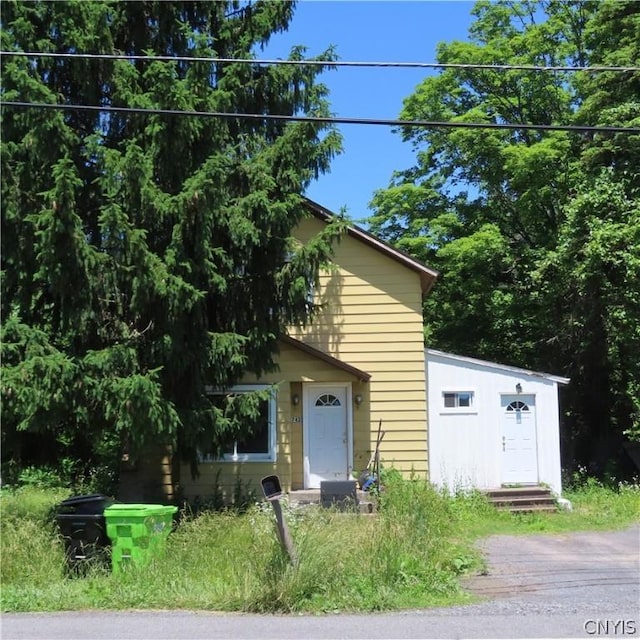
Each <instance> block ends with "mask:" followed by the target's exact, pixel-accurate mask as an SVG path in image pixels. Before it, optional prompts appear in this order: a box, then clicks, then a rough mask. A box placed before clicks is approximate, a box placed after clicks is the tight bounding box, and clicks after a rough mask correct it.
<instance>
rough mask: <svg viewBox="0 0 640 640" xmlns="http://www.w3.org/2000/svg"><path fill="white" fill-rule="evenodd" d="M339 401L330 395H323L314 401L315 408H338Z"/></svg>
mask: <svg viewBox="0 0 640 640" xmlns="http://www.w3.org/2000/svg"><path fill="white" fill-rule="evenodd" d="M339 406H340V400H339V399H338V398H336V397H335V396H334V395H333V394H332V393H323V394H322V395H321V396H318V399H317V400H316V407H339Z"/></svg>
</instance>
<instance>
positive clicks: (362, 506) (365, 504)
mask: <svg viewBox="0 0 640 640" xmlns="http://www.w3.org/2000/svg"><path fill="white" fill-rule="evenodd" d="M356 495H357V498H358V512H359V513H361V514H371V513H375V511H376V509H377V502H376V499H375V496H372V495H371V494H370V493H368V492H366V491H362V490H361V489H358V490H357V491H356ZM288 497H289V503H290V504H291V505H292V506H297V507H304V506H307V505H320V504H321V496H320V489H294V490H293V491H290V492H289V494H288Z"/></svg>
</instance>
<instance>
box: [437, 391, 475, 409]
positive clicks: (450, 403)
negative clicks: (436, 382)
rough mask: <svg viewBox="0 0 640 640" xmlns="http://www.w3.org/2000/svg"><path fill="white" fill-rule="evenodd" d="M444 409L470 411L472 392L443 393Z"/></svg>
mask: <svg viewBox="0 0 640 640" xmlns="http://www.w3.org/2000/svg"><path fill="white" fill-rule="evenodd" d="M442 400H443V405H444V408H445V409H470V408H472V407H473V391H443V392H442Z"/></svg>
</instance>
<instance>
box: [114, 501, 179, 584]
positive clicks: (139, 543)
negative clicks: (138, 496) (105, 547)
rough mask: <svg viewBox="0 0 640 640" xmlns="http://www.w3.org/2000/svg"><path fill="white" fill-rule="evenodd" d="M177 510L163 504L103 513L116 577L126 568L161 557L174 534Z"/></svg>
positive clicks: (119, 506)
mask: <svg viewBox="0 0 640 640" xmlns="http://www.w3.org/2000/svg"><path fill="white" fill-rule="evenodd" d="M177 510H178V507H167V506H164V505H161V504H114V505H111V506H110V507H107V508H106V509H105V510H104V517H105V521H106V525H107V536H108V537H109V539H110V540H111V543H112V545H113V548H112V551H111V566H112V568H113V572H114V573H119V572H120V571H122V569H123V567H124V566H125V565H127V564H130V563H133V564H135V565H138V566H141V565H144V564H147V563H148V562H149V561H150V560H151V558H153V557H154V556H155V555H157V554H158V552H159V551H160V550H161V549H162V548H163V546H164V543H165V541H166V539H167V537H168V536H169V533H170V532H171V523H172V520H173V514H174V513H175V512H176V511H177Z"/></svg>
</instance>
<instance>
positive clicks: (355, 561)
mask: <svg viewBox="0 0 640 640" xmlns="http://www.w3.org/2000/svg"><path fill="white" fill-rule="evenodd" d="M64 497H66V495H64V494H61V493H59V492H58V493H57V494H56V493H52V492H51V491H40V493H38V492H36V491H35V490H31V491H30V492H26V493H22V494H21V493H20V492H16V493H7V492H4V491H3V493H2V496H1V501H0V516H1V521H2V537H1V539H0V543H1V552H2V558H1V560H2V562H1V564H0V577H1V580H2V592H1V607H2V609H3V610H4V611H37V610H48V611H52V610H65V609H68V610H73V609H88V608H108V609H127V608H152V609H153V608H167V609H175V608H190V609H203V610H224V611H253V612H297V611H306V612H326V611H374V610H384V609H394V608H403V607H424V606H432V605H441V604H454V603H462V602H466V601H468V599H469V598H468V596H467V595H466V594H465V593H464V592H463V591H462V590H461V589H460V587H459V581H458V577H459V576H460V574H462V573H464V572H466V571H469V570H474V569H478V568H480V567H481V566H482V559H481V558H480V556H479V555H478V553H477V552H476V551H475V548H474V542H475V540H476V539H477V537H478V536H479V535H486V534H488V533H520V532H532V531H547V532H554V531H566V530H570V529H572V528H579V529H580V528H589V523H592V526H594V527H603V526H605V525H606V526H610V527H616V526H624V525H625V524H627V523H629V522H632V521H633V520H634V519H635V520H637V519H638V511H639V508H640V491H639V490H638V488H637V487H621V488H620V489H619V490H617V491H612V490H610V489H606V488H605V487H602V486H595V485H592V486H590V487H585V488H582V489H581V490H578V491H576V492H575V494H573V495H572V496H571V499H572V500H573V502H574V511H572V512H561V513H557V514H550V515H546V516H541V515H539V516H531V517H526V516H525V517H514V516H511V515H509V514H505V513H498V512H496V511H495V510H494V509H493V508H492V507H491V506H490V505H488V503H487V501H486V500H485V499H484V497H483V496H481V495H480V494H478V493H467V494H460V495H457V496H453V497H451V496H447V495H445V494H443V493H441V492H438V491H436V490H434V489H433V488H431V487H430V486H429V485H427V484H425V483H424V482H420V481H400V480H394V479H390V481H389V482H388V484H387V486H386V490H385V491H384V492H383V493H382V495H381V496H380V505H379V506H380V509H379V512H378V514H377V515H376V516H375V517H368V516H364V515H363V516H358V515H353V514H344V513H340V512H338V511H332V510H326V509H320V508H308V509H304V510H302V509H291V508H289V507H288V506H287V505H286V503H284V505H283V506H284V511H285V517H286V520H287V522H288V524H289V528H290V530H291V534H292V537H293V540H294V544H295V547H296V551H297V554H298V556H299V562H298V564H297V566H292V565H291V564H290V562H289V561H288V557H287V556H286V554H285V553H284V552H283V551H282V549H281V548H280V545H279V543H278V540H277V537H276V535H275V523H274V518H273V513H272V511H271V508H270V505H268V504H265V503H260V504H256V505H255V506H253V507H251V508H250V509H249V510H248V511H246V512H245V513H242V514H238V513H234V512H231V511H229V512H222V513H220V512H217V513H213V512H205V513H201V514H198V515H192V514H189V513H183V514H182V518H181V520H180V522H179V524H178V525H177V526H176V528H175V531H174V532H173V533H172V534H171V535H170V536H169V539H168V541H167V545H166V549H165V550H164V553H162V554H160V555H159V556H158V557H156V558H155V559H154V560H153V561H152V562H151V563H150V564H149V565H148V566H145V567H144V568H142V567H132V568H129V569H128V570H126V571H123V572H122V573H120V574H112V573H111V572H110V571H109V570H108V569H105V567H104V566H103V565H100V564H96V565H95V566H91V567H89V569H88V571H87V572H85V573H84V574H83V576H82V577H73V576H72V575H70V574H69V571H68V570H67V565H66V563H65V556H64V544H63V540H62V539H61V538H60V536H59V534H58V533H57V531H56V529H55V526H54V524H53V520H52V517H51V511H50V509H51V506H52V505H53V504H55V503H56V502H58V501H59V500H60V499H62V498H64Z"/></svg>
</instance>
